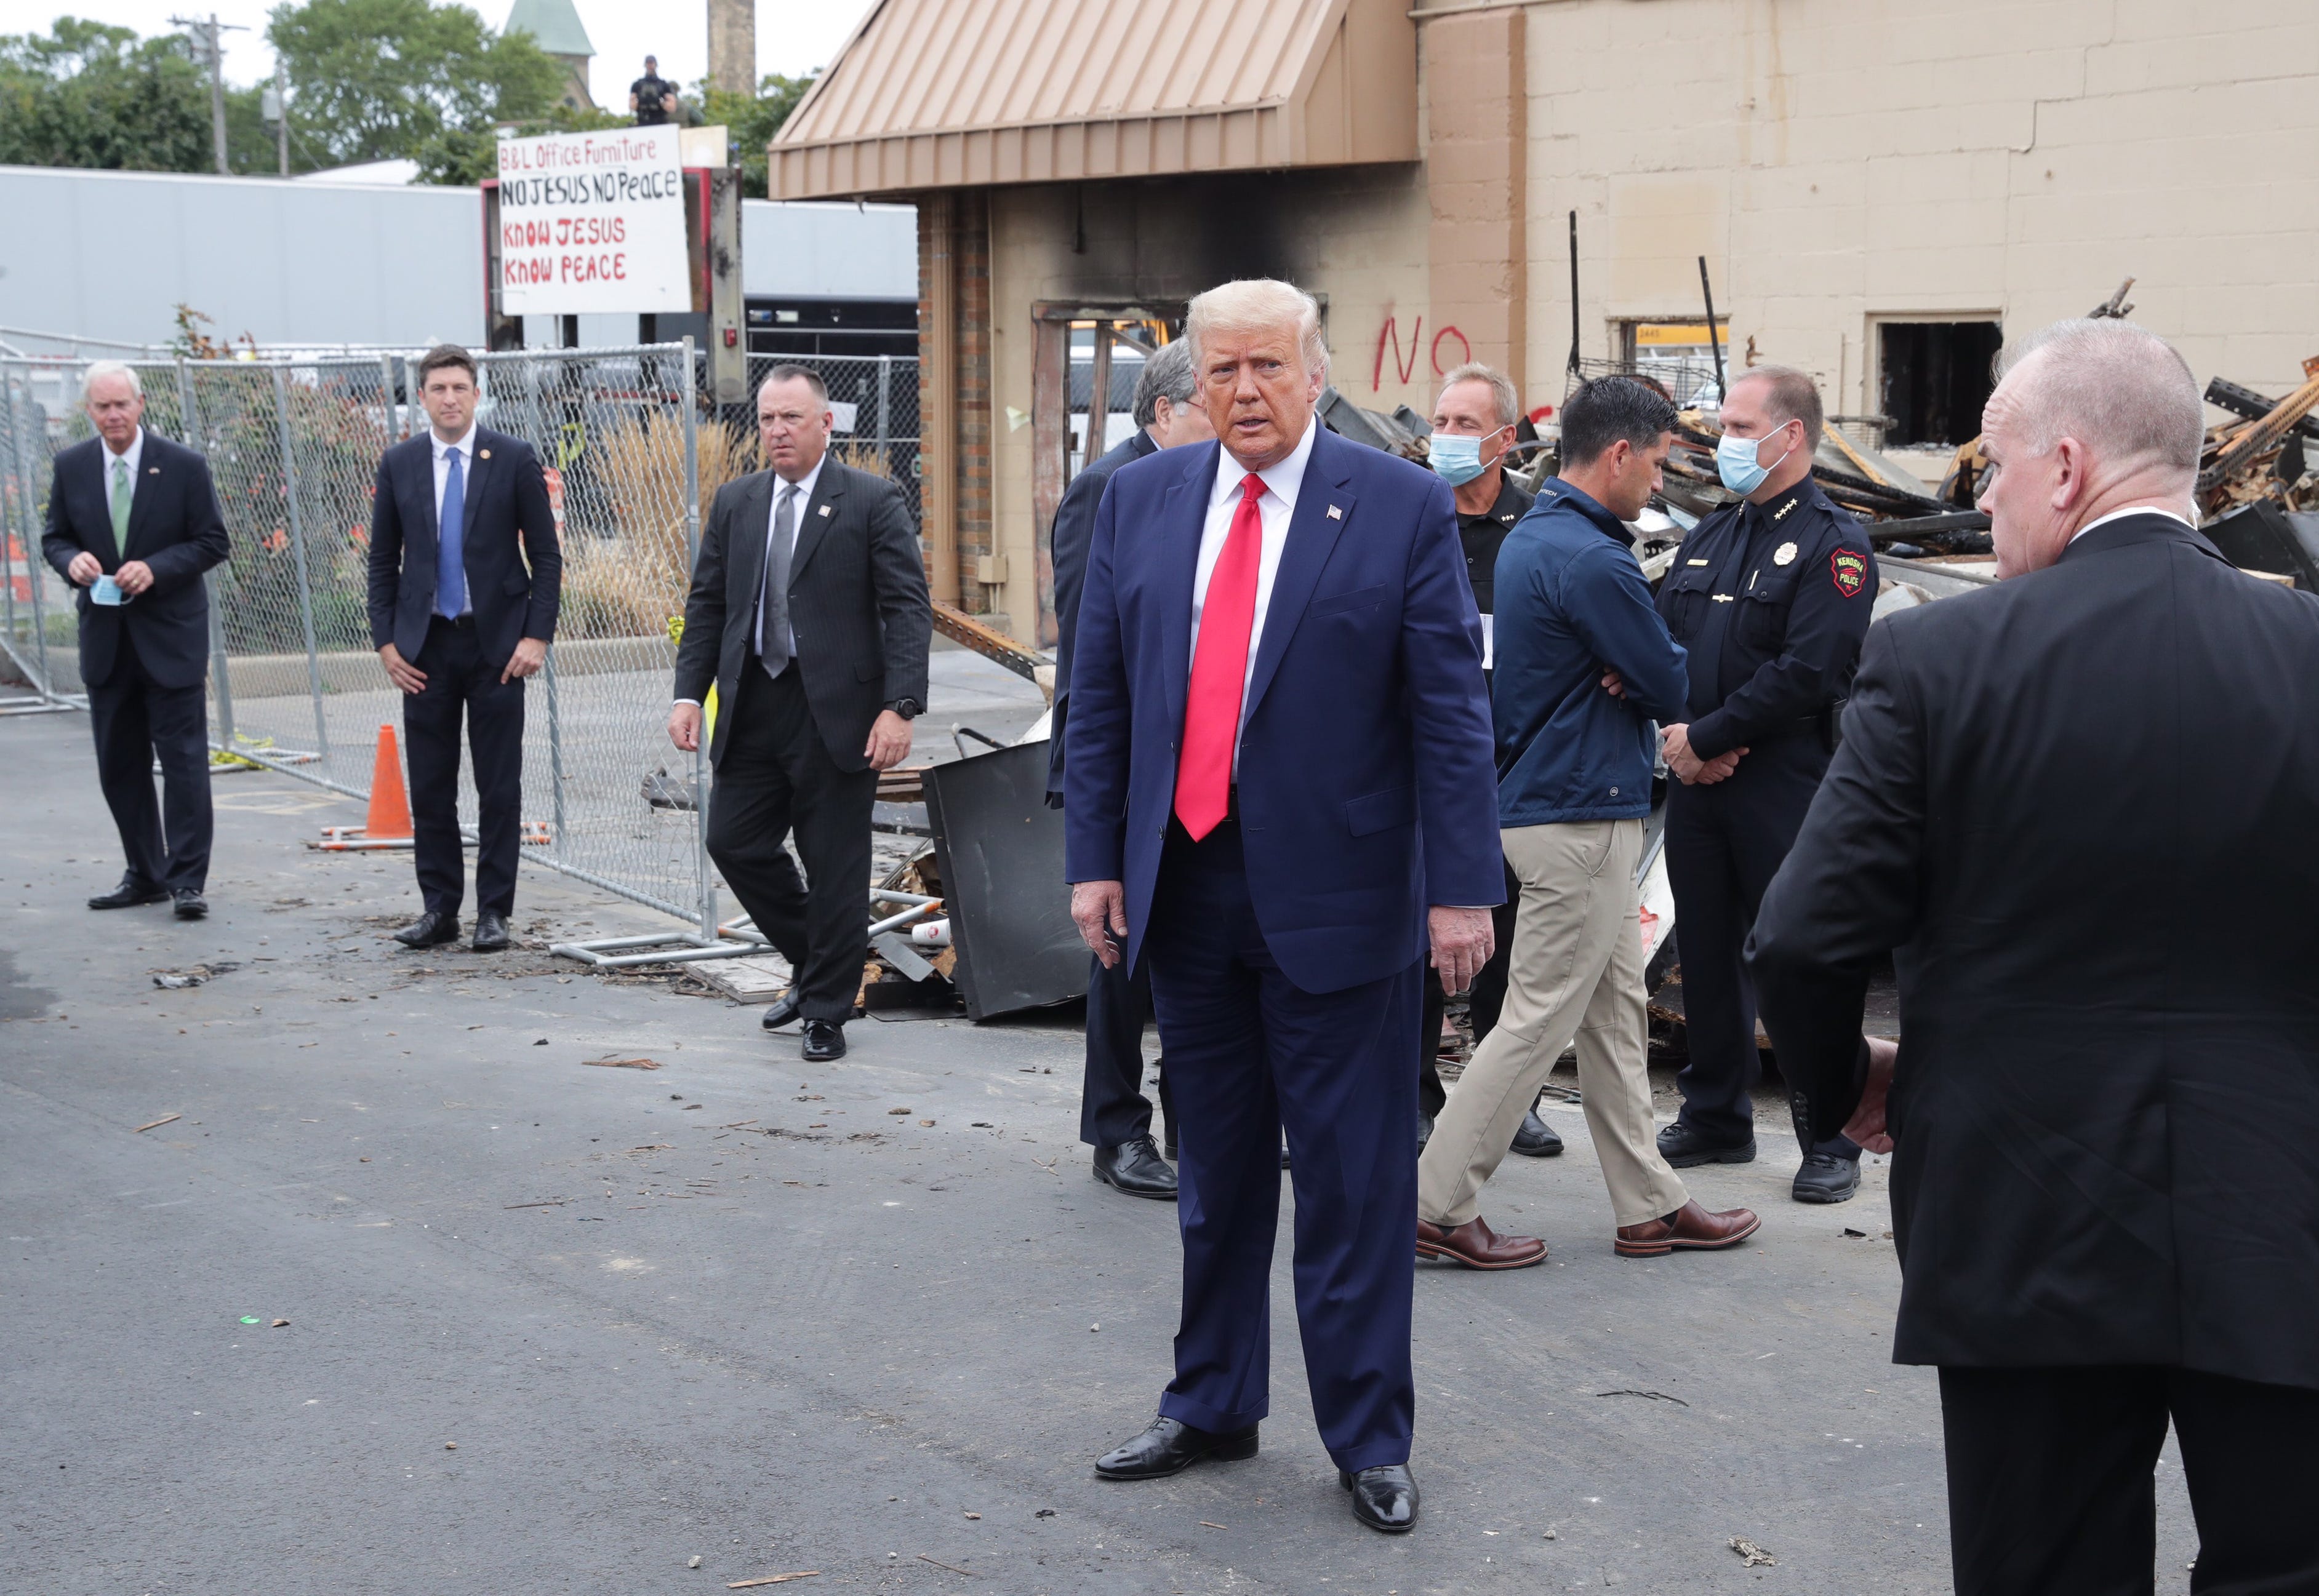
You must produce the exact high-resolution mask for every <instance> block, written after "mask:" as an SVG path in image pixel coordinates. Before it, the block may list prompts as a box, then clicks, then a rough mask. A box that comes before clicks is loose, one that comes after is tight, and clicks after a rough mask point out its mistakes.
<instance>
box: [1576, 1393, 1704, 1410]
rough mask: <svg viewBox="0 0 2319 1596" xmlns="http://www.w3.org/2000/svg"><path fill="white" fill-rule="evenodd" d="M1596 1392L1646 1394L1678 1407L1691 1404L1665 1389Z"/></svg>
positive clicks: (1653, 1398)
mask: <svg viewBox="0 0 2319 1596" xmlns="http://www.w3.org/2000/svg"><path fill="white" fill-rule="evenodd" d="M1594 1394H1595V1395H1596V1396H1646V1397H1648V1398H1650V1400H1651V1401H1653V1402H1673V1403H1674V1405H1675V1406H1676V1407H1678V1408H1687V1407H1689V1406H1691V1404H1690V1403H1689V1402H1685V1401H1683V1398H1681V1397H1679V1396H1669V1395H1668V1394H1667V1393H1665V1392H1664V1391H1598V1392H1596V1393H1594Z"/></svg>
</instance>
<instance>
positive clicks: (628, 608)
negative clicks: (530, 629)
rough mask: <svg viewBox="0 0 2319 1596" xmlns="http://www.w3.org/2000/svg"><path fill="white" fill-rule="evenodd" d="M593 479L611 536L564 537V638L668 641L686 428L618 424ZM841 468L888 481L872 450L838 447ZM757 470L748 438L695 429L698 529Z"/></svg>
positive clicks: (679, 577) (678, 605) (678, 608)
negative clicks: (606, 507) (607, 508)
mask: <svg viewBox="0 0 2319 1596" xmlns="http://www.w3.org/2000/svg"><path fill="white" fill-rule="evenodd" d="M596 447H597V448H598V449H599V450H600V455H599V458H598V461H597V465H596V470H597V474H598V476H599V478H600V481H601V482H602V484H603V487H604V491H605V494H606V497H607V498H608V499H609V501H610V505H611V512H612V523H613V524H612V536H611V537H591V536H588V535H587V534H586V533H584V532H582V533H578V534H573V533H572V532H571V531H570V530H568V529H567V533H566V536H565V538H564V601H563V615H562V618H560V620H559V622H558V625H557V630H558V633H559V635H560V636H565V637H643V636H663V635H665V634H666V633H667V632H668V630H669V623H670V622H671V621H672V619H673V618H677V617H680V616H681V615H682V614H683V613H684V595H685V592H686V591H687V590H688V589H689V588H690V585H691V578H692V573H691V567H690V564H689V563H688V561H687V560H686V557H685V548H684V424H683V421H682V419H681V418H679V417H676V416H671V415H664V414H654V415H651V416H648V417H646V418H645V419H643V420H641V421H637V420H623V421H621V422H620V423H619V424H618V426H616V427H614V428H611V430H610V431H609V432H608V433H607V434H606V435H605V436H604V437H603V438H602V439H601V440H600V442H599V443H598V444H597V446H596ZM831 453H832V454H833V455H835V457H836V458H837V459H838V460H840V461H842V462H843V463H844V464H847V465H851V466H853V468H854V469H855V470H857V471H866V472H869V473H871V474H872V475H874V476H880V477H883V476H889V474H890V473H889V472H888V470H887V469H886V463H885V461H884V460H883V459H881V458H880V455H879V452H878V448H877V446H876V445H874V444H864V443H841V444H839V445H837V446H836V447H835V449H833V450H832V451H831ZM757 469H759V465H758V459H757V438H756V434H755V432H754V431H753V430H752V429H749V428H740V427H726V426H723V425H719V424H717V423H715V422H709V423H705V424H703V425H702V426H701V428H700V520H701V525H702V526H704V527H705V526H707V525H708V508H709V506H710V504H711V503H713V502H714V501H715V500H716V497H717V489H719V488H721V487H723V486H724V485H725V484H726V482H733V481H735V480H736V479H738V478H740V477H744V476H746V475H747V474H748V473H751V472H753V471H755V470H757Z"/></svg>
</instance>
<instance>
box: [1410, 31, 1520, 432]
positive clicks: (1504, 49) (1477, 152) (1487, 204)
mask: <svg viewBox="0 0 2319 1596" xmlns="http://www.w3.org/2000/svg"><path fill="white" fill-rule="evenodd" d="M1524 20H1525V13H1523V12H1522V11H1520V10H1519V9H1509V10H1504V11H1488V12H1479V13H1474V14H1467V15H1464V16H1452V17H1448V18H1445V19H1443V20H1442V21H1440V22H1437V23H1429V24H1428V25H1427V27H1426V29H1425V31H1424V32H1423V34H1422V35H1421V50H1422V54H1421V62H1422V64H1421V68H1420V73H1421V86H1422V88H1423V91H1424V96H1425V98H1424V110H1425V143H1424V148H1425V181H1426V188H1427V194H1428V198H1429V201H1430V207H1431V212H1432V224H1431V226H1430V229H1429V230H1428V253H1429V257H1430V260H1429V265H1430V289H1431V291H1430V294H1429V296H1428V303H1429V305H1430V308H1431V310H1432V312H1433V316H1434V319H1435V321H1434V324H1435V326H1436V327H1437V328H1440V327H1454V328H1456V329H1457V330H1458V332H1459V333H1460V335H1461V337H1460V338H1458V340H1457V343H1458V345H1459V346H1460V347H1462V348H1463V349H1464V351H1465V352H1466V353H1469V354H1470V355H1471V356H1472V357H1473V358H1475V359H1476V360H1482V361H1486V362H1487V363H1489V364H1490V365H1494V366H1496V367H1498V368H1499V369H1500V370H1501V371H1504V372H1506V373H1508V374H1510V375H1511V376H1512V377H1513V379H1514V384H1515V386H1516V387H1517V388H1520V387H1522V386H1523V385H1524V381H1523V379H1524V375H1525V372H1526V368H1527V365H1528V361H1529V329H1528V325H1527V324H1528V319H1529V269H1528V262H1527V258H1526V255H1525V250H1524V244H1525V230H1524V227H1523V223H1522V215H1521V209H1522V202H1523V195H1524V192H1525V190H1526V189H1527V187H1528V183H1527V181H1526V179H1527V176H1528V171H1529V115H1528V113H1529V95H1528V94H1527V91H1526V86H1525V60H1526V51H1525V50H1524V49H1523V45H1522V39H1523V35H1524V32H1525V27H1524ZM1430 356H1431V350H1430V347H1429V349H1428V360H1427V365H1429V367H1430V365H1431V358H1430ZM1418 408H1419V409H1420V410H1424V409H1425V408H1426V407H1425V406H1424V405H1423V404H1420V405H1419V406H1418Z"/></svg>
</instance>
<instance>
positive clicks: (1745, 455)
mask: <svg viewBox="0 0 2319 1596" xmlns="http://www.w3.org/2000/svg"><path fill="white" fill-rule="evenodd" d="M1760 442H1761V440H1760V439H1757V438H1753V437H1732V436H1730V435H1729V434H1728V433H1726V434H1725V435H1724V436H1723V437H1722V438H1721V440H1720V441H1719V442H1718V443H1717V444H1716V446H1715V474H1716V475H1718V476H1719V477H1721V478H1722V479H1723V485H1724V486H1725V487H1727V488H1728V489H1730V490H1731V491H1733V492H1734V493H1737V494H1738V495H1739V497H1740V498H1742V499H1745V498H1746V497H1747V495H1748V494H1750V493H1752V492H1754V491H1755V490H1756V489H1758V488H1760V487H1762V486H1763V485H1764V478H1765V477H1767V476H1769V475H1771V474H1772V473H1773V472H1774V471H1777V470H1778V469H1779V468H1780V460H1785V459H1786V458H1787V457H1788V456H1789V455H1791V454H1793V453H1795V449H1794V447H1793V446H1790V447H1788V448H1786V449H1783V450H1782V451H1781V454H1780V459H1779V460H1774V461H1773V462H1772V463H1771V464H1769V465H1764V464H1760V463H1758V462H1757V460H1756V458H1755V451H1756V447H1757V446H1758V444H1759V443H1760Z"/></svg>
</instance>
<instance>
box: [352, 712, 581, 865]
mask: <svg viewBox="0 0 2319 1596" xmlns="http://www.w3.org/2000/svg"><path fill="white" fill-rule="evenodd" d="M527 840H528V839H527ZM542 840H543V841H544V840H545V839H544V838H543V839H542ZM306 846H308V847H309V848H319V849H320V850H321V851H322V852H326V853H351V852H356V851H357V850H360V849H365V848H408V847H410V846H411V800H410V799H409V798H407V797H405V796H404V794H403V790H402V756H401V755H400V754H399V753H397V752H396V750H395V746H394V728H393V726H381V727H379V728H378V758H377V759H376V760H375V761H374V762H372V765H371V772H370V813H369V815H368V816H365V821H364V824H362V825H326V826H324V827H323V828H322V840H321V841H320V842H319V843H307V844H306Z"/></svg>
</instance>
